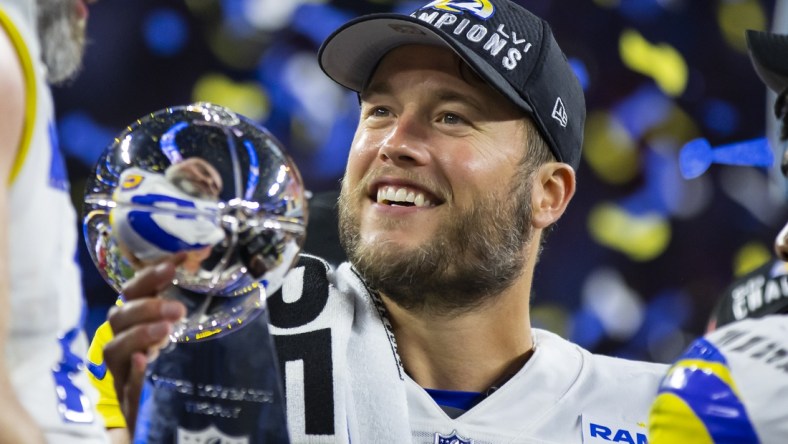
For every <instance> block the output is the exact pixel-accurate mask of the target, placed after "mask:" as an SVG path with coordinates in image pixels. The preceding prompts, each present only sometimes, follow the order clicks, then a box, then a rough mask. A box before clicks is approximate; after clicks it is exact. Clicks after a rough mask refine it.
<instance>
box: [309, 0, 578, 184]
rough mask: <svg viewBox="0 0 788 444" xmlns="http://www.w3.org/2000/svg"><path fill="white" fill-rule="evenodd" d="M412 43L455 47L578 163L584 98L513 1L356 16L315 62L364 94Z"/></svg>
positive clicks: (448, 3)
mask: <svg viewBox="0 0 788 444" xmlns="http://www.w3.org/2000/svg"><path fill="white" fill-rule="evenodd" d="M408 44H428V45H440V46H447V47H449V48H450V49H452V50H453V51H454V52H455V53H457V55H459V56H460V57H461V58H462V59H463V60H464V61H465V62H466V63H467V64H468V65H470V66H471V67H472V68H473V69H474V70H475V71H476V72H477V73H478V74H479V75H480V76H481V77H482V78H484V79H485V80H486V81H487V83H489V84H490V85H491V86H492V87H493V88H495V89H496V90H498V91H499V92H500V93H501V94H503V95H504V97H506V98H508V99H509V100H511V101H512V103H514V104H515V105H516V106H517V107H519V108H520V109H522V110H523V111H525V112H526V113H527V114H528V115H529V116H530V117H531V118H532V119H533V121H534V122H535V124H536V126H537V128H539V131H540V132H541V134H542V136H543V137H544V138H545V140H546V141H547V144H548V145H549V147H550V149H551V150H552V152H553V154H554V155H555V157H556V158H557V159H558V160H559V161H561V162H564V163H567V164H569V165H571V166H572V167H573V168H575V169H577V167H578V165H579V164H580V152H581V147H582V145H583V125H584V123H585V116H586V107H585V98H584V96H583V89H582V88H581V87H580V82H579V81H578V79H577V76H576V75H575V73H574V71H572V68H571V67H570V66H569V63H568V62H567V60H566V56H564V53H563V52H562V51H561V48H559V47H558V43H556V41H555V38H554V37H553V33H552V31H551V30H550V26H549V25H548V24H547V22H545V21H544V20H542V19H541V18H539V17H537V16H535V15H534V14H532V13H531V12H529V11H527V10H526V9H525V8H523V7H522V6H520V5H518V4H516V3H514V2H512V1H509V0H475V1H469V0H437V1H432V2H430V3H428V4H427V5H425V6H423V7H421V8H419V9H417V10H416V11H414V12H413V13H411V14H410V15H406V14H399V13H383V14H370V15H365V16H362V17H359V18H357V19H354V20H351V21H350V22H348V23H346V24H344V25H343V26H342V27H340V28H339V29H338V30H336V31H334V33H333V34H331V35H330V36H329V37H328V38H327V39H326V41H325V42H323V45H322V46H321V47H320V51H319V53H318V61H319V63H320V66H321V67H322V69H323V71H325V73H326V74H327V75H328V76H329V77H331V78H332V79H333V80H334V81H336V82H337V83H339V84H340V85H342V86H345V87H347V88H349V89H351V90H353V91H357V92H360V91H361V89H362V88H363V86H364V85H365V84H366V82H367V81H368V80H369V78H370V76H371V75H372V73H373V72H374V70H375V68H376V67H377V66H378V63H379V62H380V60H381V59H382V58H383V56H385V55H386V54H387V53H388V52H389V51H391V50H392V49H394V48H396V47H398V46H402V45H408Z"/></svg>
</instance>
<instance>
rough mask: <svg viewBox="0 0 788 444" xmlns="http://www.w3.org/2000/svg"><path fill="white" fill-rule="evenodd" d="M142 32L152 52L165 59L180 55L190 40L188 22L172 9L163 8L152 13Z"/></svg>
mask: <svg viewBox="0 0 788 444" xmlns="http://www.w3.org/2000/svg"><path fill="white" fill-rule="evenodd" d="M142 31H143V35H144V36H145V43H147V45H148V47H149V48H150V50H151V51H152V52H153V53H154V54H156V55H159V56H163V57H169V56H173V55H175V54H177V53H179V52H180V51H181V50H182V49H183V47H184V46H185V45H186V42H187V41H188V40H189V27H188V25H187V24H186V20H185V19H184V18H183V16H182V15H181V14H180V13H179V12H177V11H175V10H172V9H166V8H161V9H157V10H154V11H153V12H151V13H150V15H149V16H148V18H147V19H146V20H145V23H144V25H143V30H142Z"/></svg>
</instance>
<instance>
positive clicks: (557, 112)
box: [553, 97, 569, 128]
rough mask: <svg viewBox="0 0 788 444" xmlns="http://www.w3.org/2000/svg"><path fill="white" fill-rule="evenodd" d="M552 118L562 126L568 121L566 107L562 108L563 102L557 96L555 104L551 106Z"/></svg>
mask: <svg viewBox="0 0 788 444" xmlns="http://www.w3.org/2000/svg"><path fill="white" fill-rule="evenodd" d="M553 119H555V120H557V121H558V123H560V124H561V126H562V127H564V128H566V124H567V123H569V117H567V115H566V108H564V102H563V101H562V100H561V98H560V97H559V98H558V99H556V101H555V105H554V106H553Z"/></svg>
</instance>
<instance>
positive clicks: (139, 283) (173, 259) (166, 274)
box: [123, 253, 186, 302]
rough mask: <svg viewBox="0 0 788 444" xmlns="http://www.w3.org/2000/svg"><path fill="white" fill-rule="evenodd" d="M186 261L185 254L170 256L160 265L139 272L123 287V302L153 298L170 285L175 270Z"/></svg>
mask: <svg viewBox="0 0 788 444" xmlns="http://www.w3.org/2000/svg"><path fill="white" fill-rule="evenodd" d="M184 260H186V254H185V253H178V254H174V255H172V256H170V257H169V258H167V259H165V260H164V261H162V262H161V263H159V264H157V265H154V266H150V267H145V268H143V269H142V270H139V271H138V272H137V273H136V274H135V276H134V277H133V278H132V279H131V280H129V281H128V282H127V283H126V285H125V286H124V287H123V300H124V302H125V301H131V300H134V299H139V298H144V297H151V296H155V295H157V294H158V293H161V292H162V291H164V290H165V289H166V288H167V287H169V286H170V285H171V284H172V280H173V278H175V269H176V268H177V267H178V266H179V265H181V264H182V263H183V261H184Z"/></svg>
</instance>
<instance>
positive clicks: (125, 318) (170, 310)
mask: <svg viewBox="0 0 788 444" xmlns="http://www.w3.org/2000/svg"><path fill="white" fill-rule="evenodd" d="M184 316H186V307H185V306H184V305H183V304H182V303H180V302H178V301H173V300H169V299H161V298H145V299H140V300H136V301H130V302H126V303H125V304H123V305H122V306H114V307H112V308H111V309H110V311H109V315H108V321H109V325H110V327H112V332H113V333H114V334H115V335H116V336H117V335H119V334H120V333H122V332H124V331H125V330H127V329H129V328H131V327H135V326H138V325H142V324H150V323H155V322H162V321H165V322H170V323H173V322H175V321H178V320H180V319H181V318H183V317H184Z"/></svg>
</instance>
